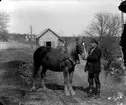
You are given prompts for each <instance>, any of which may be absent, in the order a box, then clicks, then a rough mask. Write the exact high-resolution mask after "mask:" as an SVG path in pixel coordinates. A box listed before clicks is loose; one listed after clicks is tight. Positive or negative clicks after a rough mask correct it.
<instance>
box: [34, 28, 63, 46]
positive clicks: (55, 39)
mask: <svg viewBox="0 0 126 105" xmlns="http://www.w3.org/2000/svg"><path fill="white" fill-rule="evenodd" d="M36 41H37V44H38V45H39V46H50V47H52V48H57V47H58V46H63V45H64V41H63V40H62V39H61V38H60V37H59V35H57V34H56V33H55V32H54V31H52V30H51V29H49V28H48V29H45V30H44V31H43V32H41V34H40V35H39V36H38V37H37V38H36Z"/></svg>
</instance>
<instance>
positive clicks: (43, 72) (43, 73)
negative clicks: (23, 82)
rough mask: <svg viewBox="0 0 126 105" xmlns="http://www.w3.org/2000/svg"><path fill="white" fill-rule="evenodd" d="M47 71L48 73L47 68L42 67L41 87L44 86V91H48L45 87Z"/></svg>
mask: <svg viewBox="0 0 126 105" xmlns="http://www.w3.org/2000/svg"><path fill="white" fill-rule="evenodd" d="M46 71H47V68H45V67H42V72H41V79H42V80H41V85H42V87H43V90H44V91H45V90H46V86H45V77H46Z"/></svg>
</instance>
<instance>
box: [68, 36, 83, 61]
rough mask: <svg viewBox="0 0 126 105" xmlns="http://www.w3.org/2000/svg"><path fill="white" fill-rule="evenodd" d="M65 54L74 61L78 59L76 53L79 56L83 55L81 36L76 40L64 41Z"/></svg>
mask: <svg viewBox="0 0 126 105" xmlns="http://www.w3.org/2000/svg"><path fill="white" fill-rule="evenodd" d="M66 51H67V54H68V55H69V56H70V57H71V58H72V59H73V60H74V61H75V62H76V61H79V57H78V54H80V55H81V57H84V55H85V44H84V41H83V40H82V38H76V40H70V41H69V42H67V43H66Z"/></svg>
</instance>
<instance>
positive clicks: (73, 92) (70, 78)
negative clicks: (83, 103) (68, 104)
mask: <svg viewBox="0 0 126 105" xmlns="http://www.w3.org/2000/svg"><path fill="white" fill-rule="evenodd" d="M73 74H74V67H73V68H72V69H71V70H70V71H69V90H70V92H71V94H72V95H75V94H76V93H75V91H74V90H73V87H72V80H73Z"/></svg>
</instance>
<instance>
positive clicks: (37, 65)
mask: <svg viewBox="0 0 126 105" xmlns="http://www.w3.org/2000/svg"><path fill="white" fill-rule="evenodd" d="M39 68H40V64H34V65H33V73H32V82H33V83H32V84H33V86H32V89H31V90H32V91H33V90H36V86H35V85H36V84H35V76H36V74H37V73H38V70H39Z"/></svg>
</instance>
